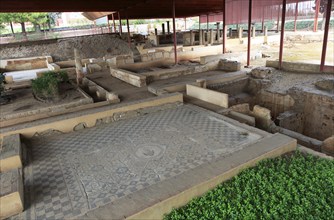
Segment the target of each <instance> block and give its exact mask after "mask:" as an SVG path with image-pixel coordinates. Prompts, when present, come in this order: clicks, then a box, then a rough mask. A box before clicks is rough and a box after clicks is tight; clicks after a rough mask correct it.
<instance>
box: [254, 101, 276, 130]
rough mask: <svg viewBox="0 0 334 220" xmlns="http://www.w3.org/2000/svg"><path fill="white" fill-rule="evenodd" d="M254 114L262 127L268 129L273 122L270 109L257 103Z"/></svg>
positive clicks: (258, 124)
mask: <svg viewBox="0 0 334 220" xmlns="http://www.w3.org/2000/svg"><path fill="white" fill-rule="evenodd" d="M253 115H254V117H255V119H256V126H257V127H259V128H262V129H268V128H269V127H270V125H271V124H272V121H271V114H270V110H269V109H267V108H264V107H261V106H259V105H255V106H254V109H253Z"/></svg>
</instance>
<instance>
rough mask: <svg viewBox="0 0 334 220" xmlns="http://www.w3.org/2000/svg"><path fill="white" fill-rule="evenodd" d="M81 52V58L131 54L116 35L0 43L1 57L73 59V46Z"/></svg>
mask: <svg viewBox="0 0 334 220" xmlns="http://www.w3.org/2000/svg"><path fill="white" fill-rule="evenodd" d="M75 47H76V48H78V49H79V50H80V51H81V52H82V58H97V57H103V56H114V55H123V54H132V51H131V49H129V46H128V44H127V43H126V42H125V41H123V40H121V39H119V37H118V36H117V35H112V34H101V35H89V36H80V37H70V38H63V39H52V40H41V41H30V42H20V43H13V44H4V45H1V51H0V57H1V59H10V58H20V57H34V56H46V55H50V56H52V58H53V60H54V61H64V60H73V59H74V52H73V50H74V48H75Z"/></svg>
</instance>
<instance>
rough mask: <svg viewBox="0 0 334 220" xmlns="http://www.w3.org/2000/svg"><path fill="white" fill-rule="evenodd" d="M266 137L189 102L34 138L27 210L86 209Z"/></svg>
mask: <svg viewBox="0 0 334 220" xmlns="http://www.w3.org/2000/svg"><path fill="white" fill-rule="evenodd" d="M260 138H261V136H260V135H259V134H255V133H252V132H250V131H247V130H245V129H243V128H240V127H236V126H234V125H232V124H230V123H228V122H226V121H224V120H222V119H221V118H220V117H219V116H217V115H216V114H213V113H209V112H208V111H206V110H202V109H200V108H198V107H194V106H190V105H183V106H180V107H177V108H174V109H168V110H164V111H161V112H157V113H152V114H149V115H144V116H141V117H137V118H133V119H128V120H124V121H119V122H115V123H112V124H107V125H102V126H98V127H94V128H89V129H85V130H81V131H77V132H73V133H69V134H59V135H55V136H48V137H39V138H35V139H33V140H32V162H30V165H29V166H28V167H27V171H26V172H25V181H26V182H25V184H26V186H25V187H26V188H25V191H26V201H27V204H28V208H27V209H26V211H25V213H24V217H25V218H27V219H55V218H56V219H61V218H70V217H74V216H78V215H81V214H84V213H86V212H87V211H89V210H92V209H94V208H97V207H100V206H102V205H105V204H107V203H110V202H112V201H115V200H117V199H118V198H121V197H124V196H126V195H129V194H131V193H133V192H136V191H138V190H141V189H143V188H146V187H148V186H150V185H153V184H157V183H159V182H161V181H164V180H166V179H169V178H171V177H175V176H177V175H182V173H183V172H185V171H187V170H190V169H194V168H196V167H197V166H199V165H201V164H204V163H207V162H209V161H212V160H214V159H215V158H218V157H221V156H224V155H229V154H231V153H233V152H236V151H239V150H241V149H243V148H244V147H245V146H247V145H248V144H250V143H252V142H254V141H256V140H258V139H260Z"/></svg>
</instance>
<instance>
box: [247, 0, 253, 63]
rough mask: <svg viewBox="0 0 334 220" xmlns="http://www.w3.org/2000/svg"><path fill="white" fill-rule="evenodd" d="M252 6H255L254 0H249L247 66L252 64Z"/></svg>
mask: <svg viewBox="0 0 334 220" xmlns="http://www.w3.org/2000/svg"><path fill="white" fill-rule="evenodd" d="M252 7H253V0H249V5H248V47H247V66H250V50H251V28H252Z"/></svg>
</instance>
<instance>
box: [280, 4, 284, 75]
mask: <svg viewBox="0 0 334 220" xmlns="http://www.w3.org/2000/svg"><path fill="white" fill-rule="evenodd" d="M285 12H286V0H283V7H282V23H281V40H280V45H279V69H281V68H282V62H283V43H284V28H285Z"/></svg>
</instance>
